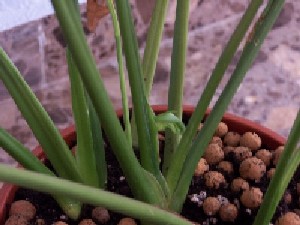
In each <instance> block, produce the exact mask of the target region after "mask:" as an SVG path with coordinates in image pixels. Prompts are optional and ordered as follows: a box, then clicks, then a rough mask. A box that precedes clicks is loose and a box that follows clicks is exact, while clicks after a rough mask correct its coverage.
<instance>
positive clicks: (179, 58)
mask: <svg viewBox="0 0 300 225" xmlns="http://www.w3.org/2000/svg"><path fill="white" fill-rule="evenodd" d="M189 5H190V1H181V0H178V1H177V6H176V20H175V26H174V37H173V39H174V40H173V49H172V57H171V74H170V85H169V92H168V110H169V111H173V112H174V114H175V116H177V117H178V118H179V119H182V98H183V86H184V77H185V67H186V52H187V38H188V25H189ZM180 137H181V136H179V135H177V134H174V133H173V132H171V131H168V130H166V141H165V149H164V162H163V173H164V175H165V174H166V173H167V171H168V168H169V166H170V163H171V162H170V159H171V157H172V155H173V154H174V152H175V150H176V147H177V145H178V143H179V141H180Z"/></svg>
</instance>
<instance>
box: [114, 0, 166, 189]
mask: <svg viewBox="0 0 300 225" xmlns="http://www.w3.org/2000/svg"><path fill="white" fill-rule="evenodd" d="M116 5H117V13H118V16H119V22H120V30H121V36H122V40H123V43H126V44H124V45H123V48H124V54H125V59H126V64H127V70H128V77H129V83H130V87H131V95H132V101H133V111H134V116H135V121H136V125H137V133H138V142H139V148H140V157H141V165H142V166H143V168H144V169H146V170H147V171H149V172H150V173H152V174H153V175H154V176H155V177H156V179H157V180H158V182H159V183H160V184H161V185H164V178H163V177H162V174H161V172H160V169H159V161H158V157H157V152H158V139H157V130H156V129H155V123H154V119H153V115H152V109H151V108H150V106H149V104H148V101H147V98H146V94H145V88H144V81H143V73H142V67H141V63H140V56H139V52H138V45H137V38H136V34H135V30H134V25H133V19H132V15H131V9H130V4H129V2H128V0H117V1H116Z"/></svg>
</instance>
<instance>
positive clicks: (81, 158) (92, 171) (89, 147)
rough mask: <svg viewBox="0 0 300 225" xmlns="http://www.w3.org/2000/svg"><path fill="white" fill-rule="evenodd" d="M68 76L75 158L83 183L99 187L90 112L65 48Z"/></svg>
mask: <svg viewBox="0 0 300 225" xmlns="http://www.w3.org/2000/svg"><path fill="white" fill-rule="evenodd" d="M66 56H67V62H68V69H69V78H70V83H71V95H72V109H73V115H74V120H75V126H76V134H77V148H76V155H75V156H76V160H77V166H78V169H79V172H80V173H81V176H82V178H83V180H84V183H85V184H88V185H91V186H94V187H99V182H98V181H99V180H98V175H97V170H96V158H95V154H94V148H93V135H92V132H91V124H90V112H89V108H88V103H87V101H86V93H85V90H84V87H83V84H82V81H81V78H80V74H79V71H78V70H77V67H76V65H75V63H74V62H73V59H72V56H71V53H70V52H69V50H68V49H67V50H66Z"/></svg>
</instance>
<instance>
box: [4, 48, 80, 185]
mask: <svg viewBox="0 0 300 225" xmlns="http://www.w3.org/2000/svg"><path fill="white" fill-rule="evenodd" d="M0 79H1V80H2V81H3V83H4V85H5V86H6V88H7V90H8V91H9V93H10V95H11V96H12V98H13V99H14V101H15V103H16V105H17V106H18V108H19V110H20V111H21V113H22V115H23V116H24V118H25V120H26V122H27V123H28V125H29V126H30V128H31V130H32V131H33V133H34V135H35V137H36V138H37V140H38V142H39V143H40V145H41V146H42V148H43V150H44V151H45V153H46V155H47V157H48V159H49V160H50V162H51V163H52V165H53V167H54V169H55V171H56V172H57V173H58V174H59V175H60V176H62V177H64V178H67V179H71V180H74V181H79V182H80V181H81V180H82V179H81V176H80V174H79V172H78V169H77V167H76V163H75V160H74V157H73V156H72V154H71V152H70V151H69V148H68V146H67V145H66V143H65V142H64V140H63V138H62V137H61V135H60V133H59V131H58V130H57V128H56V127H55V125H54V123H53V122H52V120H51V119H50V117H49V115H48V114H47V112H46V111H45V109H44V108H43V107H42V105H41V103H40V102H39V101H38V99H37V98H36V96H35V95H34V93H33V92H32V90H31V89H30V87H29V86H28V85H27V83H26V82H25V80H24V78H23V77H22V75H21V74H20V72H19V71H18V69H17V68H16V67H15V66H14V65H13V63H12V62H11V61H10V59H9V58H8V56H7V55H6V54H5V52H4V51H3V49H2V48H0Z"/></svg>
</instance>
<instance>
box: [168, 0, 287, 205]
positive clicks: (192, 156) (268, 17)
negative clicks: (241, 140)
mask: <svg viewBox="0 0 300 225" xmlns="http://www.w3.org/2000/svg"><path fill="white" fill-rule="evenodd" d="M275 2H276V3H275ZM283 2H284V1H274V7H269V6H267V7H266V10H265V11H264V12H263V13H262V14H261V17H260V18H259V19H258V20H257V22H256V24H255V27H254V28H253V35H251V36H250V37H249V38H248V39H247V42H246V44H245V47H244V49H243V52H242V55H241V57H240V60H239V62H238V64H237V66H236V68H235V70H234V72H233V74H232V76H231V78H230V80H229V81H228V83H227V84H226V86H225V88H224V90H223V92H222V94H221V96H220V97H219V99H218V101H217V103H216V104H215V106H214V108H213V110H212V112H211V113H210V115H209V116H208V118H207V119H206V121H205V123H204V126H203V127H202V128H201V130H200V132H199V134H198V135H197V137H196V139H195V141H194V142H193V144H192V146H191V149H190V151H189V154H188V156H187V158H186V160H185V163H184V167H183V169H182V171H181V175H180V179H179V181H178V182H177V186H176V189H175V192H174V195H173V201H172V203H171V204H172V208H173V209H174V210H180V209H181V207H182V204H183V201H184V199H185V196H186V194H187V192H188V187H189V185H190V181H191V179H192V176H193V174H194V170H195V167H196V165H197V163H198V161H199V159H200V157H201V156H202V155H203V153H204V150H205V148H206V146H207V145H208V143H209V142H210V140H211V138H212V136H213V134H214V132H215V128H216V127H217V125H218V123H219V122H220V121H221V118H222V116H223V114H224V112H225V111H226V109H227V106H228V104H229V103H230V101H231V99H232V97H233V96H234V94H235V92H236V91H237V89H238V87H239V85H240V83H241V82H242V80H243V78H244V76H245V75H246V72H247V71H248V69H249V68H250V66H251V65H252V63H253V61H254V59H255V57H256V55H257V53H258V51H259V49H260V47H261V45H262V43H263V41H264V39H265V38H266V36H267V34H268V32H269V30H270V29H271V28H272V25H273V24H274V22H275V20H276V18H277V17H278V15H279V12H280V10H281V8H282V6H283ZM275 5H276V6H275Z"/></svg>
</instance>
